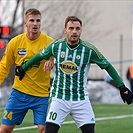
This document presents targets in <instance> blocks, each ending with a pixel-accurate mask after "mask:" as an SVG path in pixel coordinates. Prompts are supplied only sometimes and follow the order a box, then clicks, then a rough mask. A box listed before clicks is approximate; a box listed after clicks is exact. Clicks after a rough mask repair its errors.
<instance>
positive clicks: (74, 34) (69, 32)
mask: <svg viewBox="0 0 133 133" xmlns="http://www.w3.org/2000/svg"><path fill="white" fill-rule="evenodd" d="M81 32H82V27H81V25H80V23H79V22H78V21H69V22H68V23H67V25H66V27H65V28H64V33H65V34H66V38H67V43H68V44H70V45H75V44H78V43H79V39H80V35H81Z"/></svg>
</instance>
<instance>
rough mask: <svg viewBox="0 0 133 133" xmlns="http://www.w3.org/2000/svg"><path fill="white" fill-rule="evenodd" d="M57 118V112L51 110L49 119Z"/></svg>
mask: <svg viewBox="0 0 133 133" xmlns="http://www.w3.org/2000/svg"><path fill="white" fill-rule="evenodd" d="M56 118H57V113H56V112H53V111H51V112H50V117H49V119H52V120H55V119H56Z"/></svg>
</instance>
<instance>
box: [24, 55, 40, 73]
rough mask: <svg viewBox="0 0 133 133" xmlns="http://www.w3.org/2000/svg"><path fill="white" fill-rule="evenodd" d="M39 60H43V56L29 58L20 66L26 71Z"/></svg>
mask: <svg viewBox="0 0 133 133" xmlns="http://www.w3.org/2000/svg"><path fill="white" fill-rule="evenodd" d="M41 60H43V56H41V55H40V53H38V54H36V55H34V56H33V57H32V58H30V59H29V60H28V61H27V62H26V63H24V64H23V65H22V68H23V70H24V71H26V70H27V69H28V68H30V67H31V66H32V65H34V64H36V63H38V62H39V61H41Z"/></svg>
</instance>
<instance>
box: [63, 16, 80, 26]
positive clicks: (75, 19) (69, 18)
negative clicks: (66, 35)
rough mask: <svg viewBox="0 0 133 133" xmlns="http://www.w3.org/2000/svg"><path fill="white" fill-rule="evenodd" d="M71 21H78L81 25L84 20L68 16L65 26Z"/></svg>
mask: <svg viewBox="0 0 133 133" xmlns="http://www.w3.org/2000/svg"><path fill="white" fill-rule="evenodd" d="M69 21H78V22H79V23H80V25H81V26H82V21H81V20H80V19H79V18H78V17H76V16H68V17H67V18H66V20H65V28H66V26H67V23H68V22H69Z"/></svg>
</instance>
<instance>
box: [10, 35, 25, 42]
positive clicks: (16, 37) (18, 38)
mask: <svg viewBox="0 0 133 133" xmlns="http://www.w3.org/2000/svg"><path fill="white" fill-rule="evenodd" d="M25 36H26V33H21V34H19V35H16V36H14V37H13V38H12V39H11V40H10V42H17V41H20V40H23V38H24V37H25Z"/></svg>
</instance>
